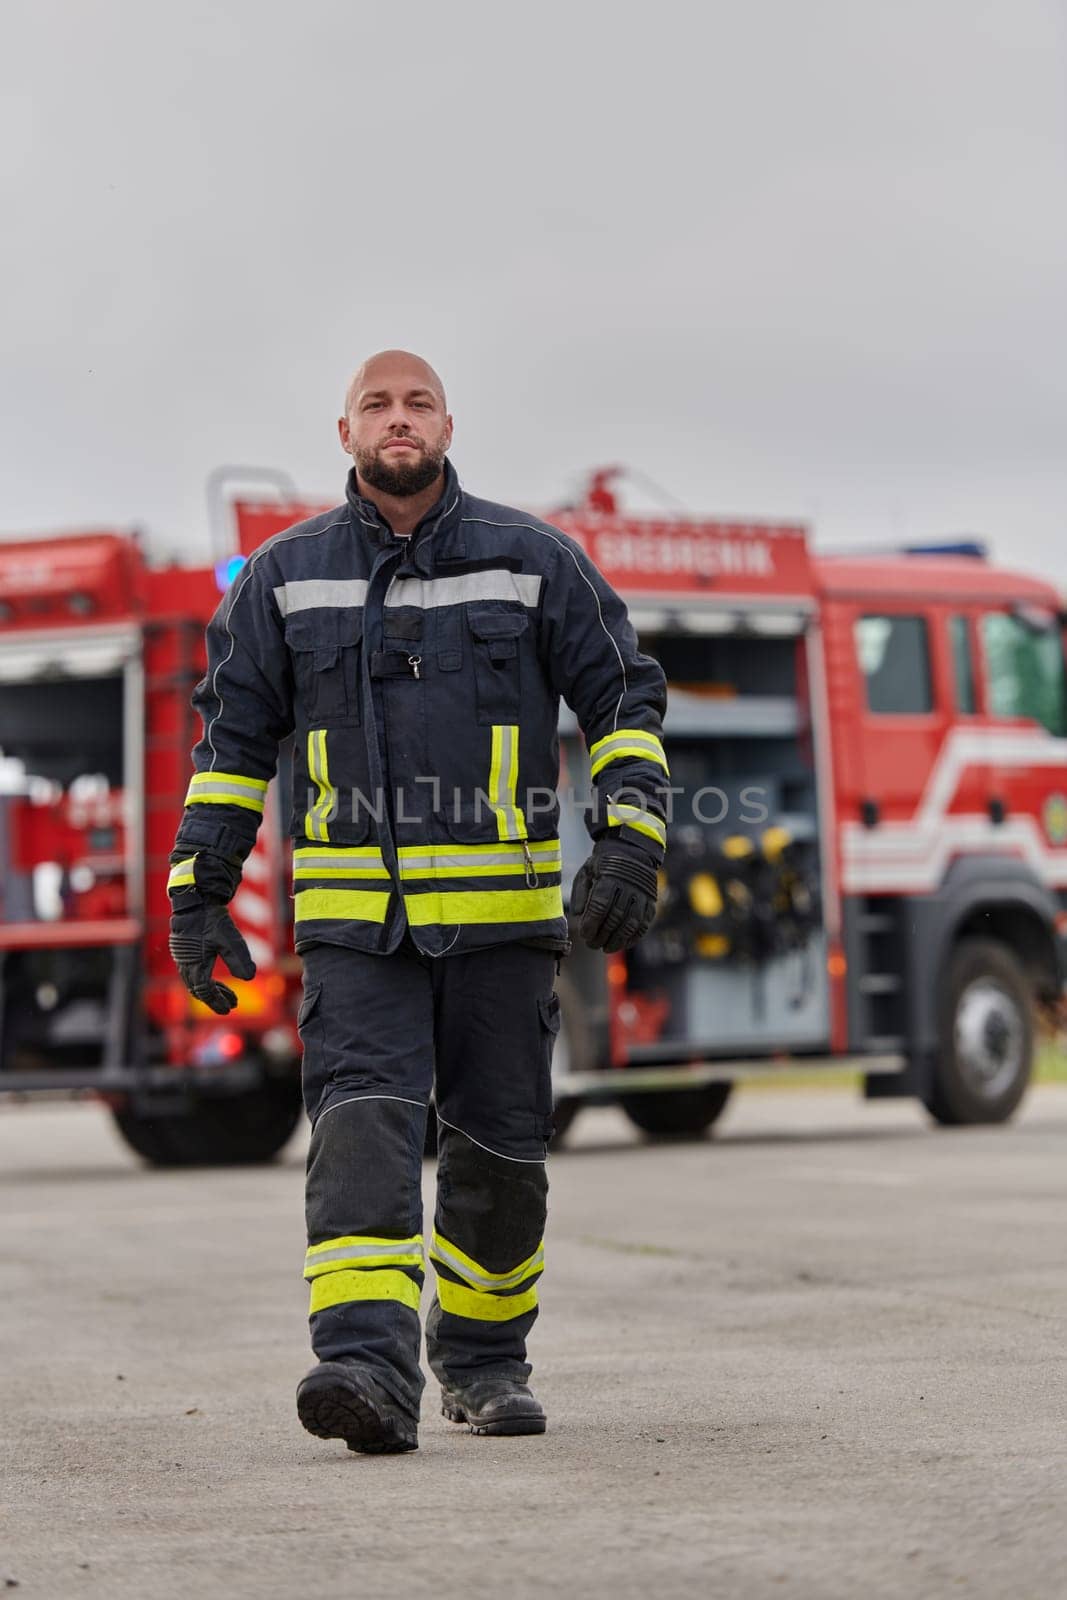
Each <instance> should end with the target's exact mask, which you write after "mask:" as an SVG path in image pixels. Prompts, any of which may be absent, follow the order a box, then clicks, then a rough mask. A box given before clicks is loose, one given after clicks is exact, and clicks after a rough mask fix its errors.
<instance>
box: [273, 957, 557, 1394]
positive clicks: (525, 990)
mask: <svg viewBox="0 0 1067 1600" xmlns="http://www.w3.org/2000/svg"><path fill="white" fill-rule="evenodd" d="M301 954H302V956H303V961H304V999H303V1003H302V1005H301V1008H300V1019H299V1027H300V1035H301V1039H302V1042H303V1047H304V1068H303V1090H304V1103H305V1105H306V1107H307V1112H308V1116H309V1118H310V1121H311V1126H312V1133H311V1145H310V1149H309V1151H308V1164H307V1189H306V1212H307V1234H308V1251H307V1258H306V1265H305V1276H306V1277H307V1278H308V1279H309V1281H310V1287H311V1343H312V1348H313V1350H314V1352H315V1354H316V1355H317V1356H318V1358H319V1360H320V1361H331V1360H337V1359H339V1358H343V1357H346V1356H347V1357H355V1358H357V1359H358V1360H359V1361H360V1362H361V1363H362V1364H364V1365H365V1366H366V1367H367V1368H368V1369H370V1371H371V1372H372V1375H373V1376H374V1377H376V1378H377V1379H378V1381H379V1382H380V1383H381V1384H382V1385H383V1386H384V1387H385V1388H386V1389H387V1390H388V1391H389V1392H390V1393H391V1394H392V1395H393V1396H394V1397H395V1398H396V1399H397V1400H398V1401H399V1402H400V1403H401V1404H402V1405H404V1406H405V1407H407V1408H408V1409H409V1410H410V1411H411V1412H412V1414H413V1415H415V1416H417V1415H418V1409H419V1400H420V1397H421V1393H422V1388H423V1383H424V1378H423V1375H422V1372H421V1370H420V1366H419V1342H420V1328H419V1316H418V1307H419V1298H420V1291H421V1289H422V1283H423V1270H424V1248H425V1252H426V1253H428V1254H429V1256H430V1258H431V1260H432V1261H433V1264H434V1267H435V1269H436V1274H437V1285H436V1293H435V1294H434V1297H433V1301H432V1304H431V1306H430V1310H429V1313H428V1316H427V1321H426V1346H427V1356H428V1359H429V1364H430V1367H431V1369H432V1371H433V1372H434V1374H435V1375H436V1376H437V1377H438V1378H439V1379H440V1381H441V1382H442V1383H443V1384H448V1385H450V1386H451V1385H455V1384H457V1383H458V1384H462V1383H466V1382H469V1381H471V1379H473V1378H476V1377H479V1378H480V1377H486V1376H489V1375H493V1376H502V1377H508V1378H515V1379H518V1380H519V1381H522V1382H525V1380H526V1379H527V1378H528V1377H529V1375H530V1367H529V1365H528V1363H527V1360H526V1339H527V1336H528V1334H529V1332H530V1329H531V1328H532V1326H533V1323H534V1320H535V1318H536V1316H537V1280H538V1278H539V1276H540V1273H541V1269H542V1265H543V1260H544V1256H543V1237H544V1225H545V1213H546V1199H547V1193H548V1180H547V1177H546V1173H545V1155H546V1145H547V1141H548V1138H549V1136H550V1132H551V1123H552V1085H551V1059H552V1044H553V1040H554V1036H555V1034H556V1032H557V1031H558V1029H559V1000H558V997H557V996H556V994H555V993H554V990H553V980H554V975H555V972H556V970H557V957H556V956H555V955H554V954H553V953H552V952H551V951H550V950H540V949H535V948H531V947H529V946H525V945H521V944H501V945H495V946H493V947H491V948H489V949H485V950H476V951H471V952H468V953H466V954H462V955H455V956H449V957H445V958H437V959H434V958H432V957H429V956H425V955H423V954H422V953H421V952H420V951H418V950H417V949H416V948H415V946H414V944H413V943H412V942H411V939H410V935H408V936H406V937H405V940H404V942H403V944H402V945H401V946H400V947H399V948H398V949H397V950H396V951H394V952H393V953H392V954H390V955H370V954H366V953H364V952H362V951H357V950H348V949H344V948H342V947H341V946H339V945H330V944H323V943H317V944H313V945H310V946H305V947H302V950H301ZM431 1091H432V1092H433V1094H434V1097H435V1100H436V1107H437V1115H438V1119H439V1129H440V1134H439V1141H440V1142H439V1153H438V1165H437V1205H436V1211H435V1216H434V1225H433V1230H432V1234H431V1236H430V1238H429V1239H428V1240H425V1241H424V1237H423V1226H422V1186H421V1178H422V1157H423V1148H424V1141H425V1131H426V1119H427V1108H428V1105H429V1101H430V1096H431Z"/></svg>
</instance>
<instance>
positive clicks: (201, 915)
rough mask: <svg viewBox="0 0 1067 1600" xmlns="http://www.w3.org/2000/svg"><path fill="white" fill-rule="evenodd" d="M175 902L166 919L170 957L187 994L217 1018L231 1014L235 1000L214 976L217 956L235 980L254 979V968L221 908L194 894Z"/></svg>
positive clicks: (245, 948) (227, 914)
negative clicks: (169, 917) (168, 920)
mask: <svg viewBox="0 0 1067 1600" xmlns="http://www.w3.org/2000/svg"><path fill="white" fill-rule="evenodd" d="M181 899H182V900H183V901H184V902H185V903H184V904H179V903H178V901H177V900H175V904H174V913H173V915H172V917H171V919H170V953H171V955H172V956H173V957H174V964H175V966H176V967H177V968H178V973H179V975H180V977H181V980H182V982H183V983H184V985H185V987H186V988H187V989H188V991H189V993H190V994H191V995H192V996H193V998H194V999H196V1000H201V1001H203V1003H204V1005H206V1006H210V1007H211V1010H212V1011H216V1012H217V1013H218V1014H219V1016H220V1017H224V1016H226V1014H227V1013H228V1012H230V1011H232V1010H233V1008H234V1006H235V1005H236V1004H237V996H236V995H235V994H234V992H233V990H232V989H230V988H229V987H227V985H226V984H224V983H219V981H218V979H217V978H216V977H215V976H214V966H215V961H216V958H217V957H219V956H221V958H222V960H223V961H224V962H225V963H226V965H227V967H228V968H229V969H230V971H231V972H232V973H233V975H234V977H235V978H254V977H255V975H256V964H255V962H254V961H253V960H252V957H251V955H250V954H249V950H248V946H247V945H246V944H245V942H244V939H243V938H242V937H241V935H240V933H239V932H238V930H237V929H236V928H235V926H234V924H233V921H232V919H231V917H230V913H229V912H228V911H227V910H226V907H225V906H220V905H212V904H211V903H210V902H209V901H206V900H202V899H201V898H200V896H199V895H197V894H196V893H195V890H194V891H193V892H192V893H190V894H188V895H185V896H182V897H181Z"/></svg>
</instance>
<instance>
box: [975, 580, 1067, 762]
mask: <svg viewBox="0 0 1067 1600" xmlns="http://www.w3.org/2000/svg"><path fill="white" fill-rule="evenodd" d="M982 644H983V647H984V649H985V659H986V668H987V670H988V674H989V709H990V711H991V712H992V713H993V715H994V716H995V717H1029V718H1031V719H1032V720H1033V721H1034V722H1040V723H1042V724H1043V726H1044V727H1046V728H1047V729H1048V731H1049V732H1050V733H1054V734H1057V735H1059V736H1060V737H1063V735H1064V734H1065V733H1067V695H1065V693H1064V663H1063V641H1062V639H1061V637H1060V631H1059V628H1058V627H1057V626H1056V623H1055V620H1054V619H1053V618H1051V617H1050V618H1049V620H1048V622H1047V623H1044V624H1042V623H1041V622H1040V621H1038V620H1033V619H1031V618H1025V619H1024V618H1022V617H1017V616H1012V615H1011V613H1010V612H1007V611H991V612H989V614H988V615H987V616H984V617H983V618H982Z"/></svg>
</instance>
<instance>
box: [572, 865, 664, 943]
mask: <svg viewBox="0 0 1067 1600" xmlns="http://www.w3.org/2000/svg"><path fill="white" fill-rule="evenodd" d="M656 890H657V882H656V869H655V866H654V865H653V863H652V860H651V858H650V857H649V856H648V854H647V853H646V852H645V851H644V850H642V849H641V848H640V846H638V845H632V844H626V843H624V842H623V840H621V839H612V838H611V837H610V836H607V837H605V838H602V839H598V840H597V842H596V844H595V845H594V846H593V853H592V855H591V856H590V857H589V859H588V861H586V862H584V863H583V864H582V866H580V867H579V868H578V871H577V872H576V873H575V875H574V883H573V885H572V887H571V911H572V912H573V914H574V915H575V916H576V917H577V918H578V919H579V921H578V932H579V933H580V934H581V936H582V938H583V939H584V940H585V942H586V944H587V945H588V946H589V947H590V949H591V950H604V951H605V952H606V953H607V954H608V955H611V954H613V953H614V952H615V951H616V950H629V949H630V948H631V946H632V945H635V944H636V943H637V941H638V939H640V938H641V937H642V935H643V934H645V933H647V932H648V929H649V925H650V924H651V922H652V918H653V917H654V916H655V915H656Z"/></svg>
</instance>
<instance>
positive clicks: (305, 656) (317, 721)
mask: <svg viewBox="0 0 1067 1600" xmlns="http://www.w3.org/2000/svg"><path fill="white" fill-rule="evenodd" d="M362 638H363V613H362V612H361V611H355V612H344V611H308V612H302V613H300V614H298V615H297V616H293V617H287V618H286V619H285V642H286V645H287V646H288V648H289V653H290V655H291V657H292V662H293V684H294V687H295V690H296V698H297V702H298V704H299V705H300V706H301V707H302V709H303V712H304V718H305V720H306V721H307V722H309V723H311V724H312V725H317V726H319V727H322V726H323V725H325V724H327V723H331V722H334V723H336V722H347V723H352V724H357V723H358V722H359V720H360V718H359V704H360V661H359V656H360V643H361V641H362Z"/></svg>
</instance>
